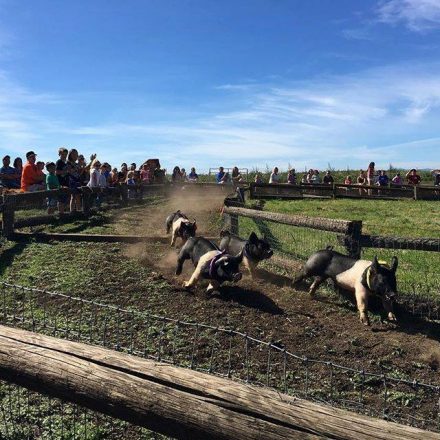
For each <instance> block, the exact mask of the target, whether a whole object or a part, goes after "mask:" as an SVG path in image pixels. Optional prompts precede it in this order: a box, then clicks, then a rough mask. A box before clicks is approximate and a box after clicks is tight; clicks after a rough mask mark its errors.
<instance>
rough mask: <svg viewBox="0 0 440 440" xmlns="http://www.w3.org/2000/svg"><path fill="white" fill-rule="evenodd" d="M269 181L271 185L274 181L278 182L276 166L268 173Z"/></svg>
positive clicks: (278, 176)
mask: <svg viewBox="0 0 440 440" xmlns="http://www.w3.org/2000/svg"><path fill="white" fill-rule="evenodd" d="M269 183H270V184H272V185H273V184H276V183H280V175H279V174H278V167H275V168H274V169H273V170H272V173H271V174H270V177H269Z"/></svg>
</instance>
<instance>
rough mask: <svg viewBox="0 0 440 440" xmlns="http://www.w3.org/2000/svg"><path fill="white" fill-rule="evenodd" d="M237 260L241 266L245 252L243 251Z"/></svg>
mask: <svg viewBox="0 0 440 440" xmlns="http://www.w3.org/2000/svg"><path fill="white" fill-rule="evenodd" d="M235 259H236V260H237V263H238V264H240V263H241V262H242V261H243V251H241V252H240V253H239V254H238V255H237V256H236V257H235Z"/></svg>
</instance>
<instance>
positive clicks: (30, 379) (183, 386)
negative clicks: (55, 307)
mask: <svg viewBox="0 0 440 440" xmlns="http://www.w3.org/2000/svg"><path fill="white" fill-rule="evenodd" d="M0 378H1V379H3V380H6V381H9V382H13V383H16V384H18V385H20V386H24V387H26V388H29V389H32V390H34V391H37V392H40V393H42V394H47V395H50V396H53V397H57V398H61V399H63V400H65V401H70V402H74V403H77V404H79V405H80V406H83V407H86V408H90V409H92V410H94V411H98V412H101V413H104V414H108V415H110V416H113V417H116V418H118V419H121V420H126V421H128V422H130V423H133V424H136V425H139V426H143V427H146V428H148V429H151V430H153V431H156V432H160V433H163V434H166V435H171V436H173V437H176V438H182V439H189V438H191V439H206V438H210V439H225V440H226V439H228V440H229V439H237V440H241V439H243V440H247V439H249V440H250V439H274V440H277V439H279V440H281V439H283V440H284V439H291V438H292V439H293V438H295V439H319V438H332V439H354V438H355V439H358V440H366V439H369V440H373V439H381V440H385V439H386V440H398V439H399V440H402V439H413V440H417V439H420V440H422V439H424V440H433V439H440V435H439V434H436V433H433V432H428V431H423V430H420V429H416V428H413V427H410V426H403V425H399V424H396V423H390V422H386V421H384V420H380V419H373V418H370V417H366V416H362V415H357V414H354V413H350V412H348V411H345V410H340V409H336V408H331V407H326V406H320V405H317V404H314V403H312V402H308V401H303V400H299V399H295V398H293V397H290V396H287V395H283V394H280V393H277V392H274V391H272V390H268V389H263V388H258V387H254V386H249V385H244V384H241V383H237V382H233V381H231V380H227V379H223V378H219V377H216V376H210V375H207V374H204V373H199V372H195V371H192V370H189V369H188V370H187V369H182V368H177V367H174V366H171V365H168V364H163V363H160V362H154V361H151V360H147V359H142V358H137V357H133V356H129V355H127V354H123V353H119V352H115V351H111V350H108V349H104V348H100V347H94V346H90V345H85V344H81V343H77V342H70V341H66V340H61V339H56V338H52V337H49V336H44V335H39V334H36V333H31V332H28V331H25V330H18V329H13V328H9V327H4V326H0Z"/></svg>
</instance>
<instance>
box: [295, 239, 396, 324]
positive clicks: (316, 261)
mask: <svg viewBox="0 0 440 440" xmlns="http://www.w3.org/2000/svg"><path fill="white" fill-rule="evenodd" d="M397 264H398V261H397V257H393V258H392V259H391V266H388V265H387V264H386V262H382V261H381V262H379V261H378V260H377V257H374V259H373V261H372V262H371V261H368V260H356V259H354V258H351V257H348V256H346V255H343V254H340V253H339V252H336V251H334V250H333V249H332V248H331V247H328V248H327V249H324V250H321V251H318V252H316V253H314V254H313V255H312V256H311V257H310V258H309V259H308V260H307V262H306V264H305V265H304V267H303V269H302V271H301V272H300V274H299V275H298V277H297V278H296V279H295V281H294V284H296V283H299V282H300V281H302V280H303V279H305V278H309V277H315V279H314V281H313V283H312V285H311V286H310V290H309V292H310V294H311V295H313V294H314V293H315V292H316V289H317V288H318V286H319V285H320V284H321V283H322V282H323V281H325V280H326V279H327V278H331V279H332V280H333V281H334V283H335V284H336V285H337V286H338V287H341V288H343V289H345V290H349V291H352V292H354V294H355V298H356V304H357V308H358V310H359V314H360V320H361V321H362V323H363V324H365V325H369V324H370V321H369V318H368V312H367V308H368V300H369V298H370V297H371V296H373V295H377V296H379V297H380V298H381V300H382V304H383V307H384V309H385V311H386V312H387V313H388V319H389V320H390V321H397V319H396V316H395V315H394V311H393V303H394V300H395V296H396V293H397V283H396V269H397Z"/></svg>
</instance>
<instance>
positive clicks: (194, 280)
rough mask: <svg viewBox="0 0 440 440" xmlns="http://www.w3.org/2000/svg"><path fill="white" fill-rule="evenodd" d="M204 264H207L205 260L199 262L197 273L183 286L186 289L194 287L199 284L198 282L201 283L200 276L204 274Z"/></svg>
mask: <svg viewBox="0 0 440 440" xmlns="http://www.w3.org/2000/svg"><path fill="white" fill-rule="evenodd" d="M204 264H205V261H204V259H203V258H201V259H200V260H199V263H198V264H197V267H196V269H195V271H194V272H193V274H192V275H191V278H190V279H189V281H185V282H184V283H183V285H184V286H185V287H193V286H195V285H196V284H197V281H199V279H200V275H201V273H202V269H203V266H204Z"/></svg>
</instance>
